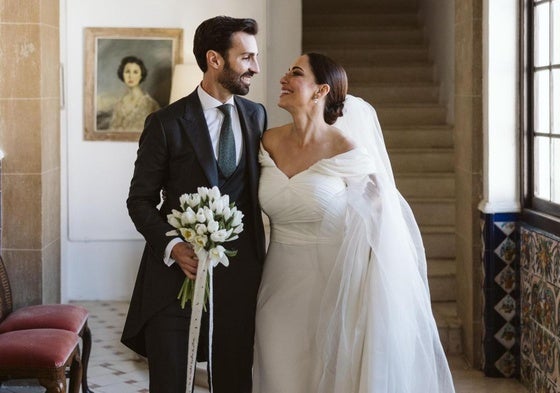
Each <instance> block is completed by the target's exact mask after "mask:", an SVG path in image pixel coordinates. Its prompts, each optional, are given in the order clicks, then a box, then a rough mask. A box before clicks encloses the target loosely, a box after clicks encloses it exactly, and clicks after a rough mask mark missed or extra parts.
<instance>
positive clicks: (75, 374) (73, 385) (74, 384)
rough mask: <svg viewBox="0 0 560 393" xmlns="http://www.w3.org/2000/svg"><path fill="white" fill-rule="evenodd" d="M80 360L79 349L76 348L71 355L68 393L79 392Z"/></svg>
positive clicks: (80, 378)
mask: <svg viewBox="0 0 560 393" xmlns="http://www.w3.org/2000/svg"><path fill="white" fill-rule="evenodd" d="M82 370H83V369H82V360H81V358H80V350H79V349H76V351H74V354H73V355H72V363H71V364H70V386H69V387H68V392H69V393H80V384H81V382H82Z"/></svg>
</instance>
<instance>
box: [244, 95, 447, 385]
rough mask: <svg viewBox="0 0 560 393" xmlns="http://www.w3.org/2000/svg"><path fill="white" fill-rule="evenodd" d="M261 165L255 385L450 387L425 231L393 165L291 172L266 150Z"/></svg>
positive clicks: (346, 160)
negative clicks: (266, 238) (266, 225)
mask: <svg viewBox="0 0 560 393" xmlns="http://www.w3.org/2000/svg"><path fill="white" fill-rule="evenodd" d="M347 101H348V100H347ZM368 105H369V104H368ZM370 108H371V107H370ZM371 110H373V108H371ZM260 162H261V166H262V172H261V180H260V187H259V198H260V203H261V206H262V208H263V210H264V212H265V213H266V214H267V215H268V216H269V218H270V221H271V238H270V246H269V249H268V254H267V257H266V262H265V266H264V272H263V278H262V283H261V287H260V291H259V297H258V303H257V315H256V337H255V362H254V388H253V392H254V393H451V392H454V388H453V383H452V379H451V374H450V372H449V368H448V365H447V361H446V359H445V355H444V353H443V349H442V347H441V343H440V341H439V336H438V332H437V328H436V325H435V321H434V319H433V316H432V312H431V305H430V298H429V291H428V286H427V278H426V271H425V270H426V269H425V268H426V267H425V257H424V250H423V248H422V245H421V240H420V237H419V232H418V228H417V226H416V223H415V221H414V218H413V216H412V213H411V211H410V209H409V207H408V205H407V204H406V202H405V201H404V200H403V199H402V197H401V196H400V194H399V193H398V191H397V190H396V188H395V187H394V180H393V179H392V173H390V170H389V171H388V170H387V169H386V168H385V169H384V168H381V167H380V164H379V160H377V161H376V160H375V159H372V154H370V152H366V151H365V150H364V149H354V150H351V151H349V152H346V153H343V154H340V155H337V156H335V157H332V158H329V159H323V160H320V161H318V162H317V163H315V164H314V165H312V166H311V167H310V168H308V169H306V170H304V171H302V172H300V173H298V174H296V175H294V176H292V177H291V178H288V177H287V176H286V175H285V174H284V173H283V172H282V171H281V170H280V169H279V168H277V167H276V165H275V163H274V161H273V160H272V158H271V157H270V155H269V154H268V153H267V152H266V151H265V150H264V148H261V151H260Z"/></svg>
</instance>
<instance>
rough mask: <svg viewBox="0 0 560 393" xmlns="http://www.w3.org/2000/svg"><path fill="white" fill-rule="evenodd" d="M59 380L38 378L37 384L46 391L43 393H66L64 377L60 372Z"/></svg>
mask: <svg viewBox="0 0 560 393" xmlns="http://www.w3.org/2000/svg"><path fill="white" fill-rule="evenodd" d="M58 377H59V378H54V379H51V378H40V379H39V384H40V385H41V386H43V387H44V388H45V389H47V390H46V392H45V393H66V376H65V373H64V372H62V373H61V375H59V376H58Z"/></svg>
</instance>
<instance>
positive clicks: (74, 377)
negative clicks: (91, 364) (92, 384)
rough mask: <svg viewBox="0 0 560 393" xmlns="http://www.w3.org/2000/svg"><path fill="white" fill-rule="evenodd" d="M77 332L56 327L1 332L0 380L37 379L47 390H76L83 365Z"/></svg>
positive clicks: (49, 392)
mask: <svg viewBox="0 0 560 393" xmlns="http://www.w3.org/2000/svg"><path fill="white" fill-rule="evenodd" d="M79 341H80V338H79V337H78V335H77V334H75V333H72V332H69V331H66V330H58V329H30V330H17V331H15V332H8V333H3V334H0V383H1V382H3V381H7V380H13V379H38V380H39V383H40V384H41V386H43V387H45V388H46V389H47V393H66V392H67V390H66V370H67V369H68V368H69V369H70V386H69V387H70V389H69V390H68V392H70V393H79V391H80V380H81V373H82V366H81V362H80V349H79V346H78V342H79Z"/></svg>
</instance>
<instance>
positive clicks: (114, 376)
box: [0, 302, 527, 393]
mask: <svg viewBox="0 0 560 393" xmlns="http://www.w3.org/2000/svg"><path fill="white" fill-rule="evenodd" d="M82 304H83V305H84V306H85V307H86V308H88V310H89V311H90V314H91V316H90V322H89V324H90V327H91V331H92V335H93V348H92V354H91V358H90V364H89V369H88V379H89V384H90V388H91V389H92V390H93V391H94V392H95V393H133V392H134V393H136V392H137V393H148V375H147V367H146V363H145V362H144V361H143V360H142V359H140V358H139V357H137V356H136V355H135V354H134V353H133V352H131V351H130V350H128V349H127V348H126V347H124V346H123V345H122V344H121V343H120V341H119V340H120V334H121V328H122V326H123V321H124V318H125V315H126V311H127V307H128V304H127V303H125V302H84V303H82ZM449 361H450V365H451V368H452V372H453V378H454V381H455V386H456V390H457V393H526V392H527V390H526V389H524V388H523V386H522V385H521V384H519V383H518V382H517V381H515V380H508V379H493V378H485V377H484V376H483V374H482V373H481V372H480V371H477V370H473V369H472V368H470V367H468V366H467V365H466V363H465V362H464V360H463V359H462V358H461V357H453V358H450V359H449ZM44 391H45V390H44V389H43V388H41V387H29V386H13V385H5V386H4V387H2V388H0V393H16V392H17V393H43V392H44ZM195 392H196V393H208V390H206V389H202V388H197V389H196V390H195Z"/></svg>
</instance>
